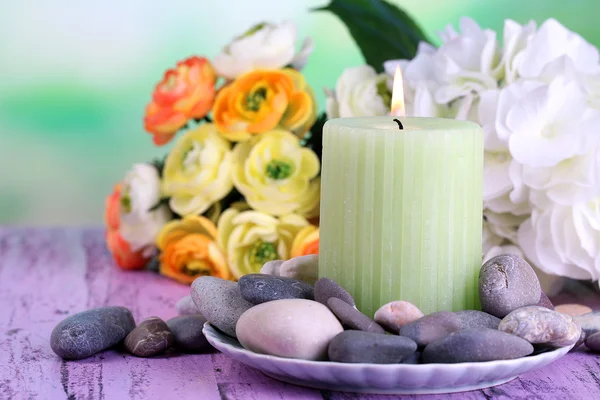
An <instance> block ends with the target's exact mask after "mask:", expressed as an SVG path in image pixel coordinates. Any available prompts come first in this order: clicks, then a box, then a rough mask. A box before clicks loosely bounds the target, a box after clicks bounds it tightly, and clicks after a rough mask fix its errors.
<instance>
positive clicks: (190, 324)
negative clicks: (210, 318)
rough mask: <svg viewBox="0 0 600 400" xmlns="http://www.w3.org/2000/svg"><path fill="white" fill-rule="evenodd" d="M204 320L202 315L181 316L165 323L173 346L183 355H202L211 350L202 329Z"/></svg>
mask: <svg viewBox="0 0 600 400" xmlns="http://www.w3.org/2000/svg"><path fill="white" fill-rule="evenodd" d="M205 322H206V318H204V317H203V316H202V315H199V314H198V315H181V316H179V317H175V318H171V319H170V320H168V321H167V326H168V327H169V329H170V330H171V332H173V336H174V339H175V346H177V348H178V349H179V350H181V351H182V352H184V353H204V352H207V351H209V350H212V349H213V347H212V346H211V345H210V343H208V340H206V337H204V333H202V328H203V327H204V323H205Z"/></svg>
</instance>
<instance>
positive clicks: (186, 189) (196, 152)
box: [162, 124, 233, 216]
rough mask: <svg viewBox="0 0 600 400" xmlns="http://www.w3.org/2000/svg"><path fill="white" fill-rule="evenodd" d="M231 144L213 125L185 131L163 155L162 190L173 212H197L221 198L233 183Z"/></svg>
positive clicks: (182, 213) (185, 213) (183, 214)
mask: <svg viewBox="0 0 600 400" xmlns="http://www.w3.org/2000/svg"><path fill="white" fill-rule="evenodd" d="M232 165H233V162H232V153H231V143H230V142H229V141H228V140H226V139H224V138H223V137H222V136H221V135H220V134H219V133H218V131H217V128H216V126H215V125H213V124H204V125H202V126H200V127H198V128H197V129H194V130H192V131H190V132H187V133H186V134H185V135H183V136H181V137H180V138H179V140H177V142H176V143H175V146H174V147H173V149H172V150H171V152H170V153H169V155H168V156H167V160H166V162H165V168H164V171H163V187H162V189H163V193H164V194H165V195H167V196H170V197H171V200H170V202H169V205H170V207H171V209H172V210H173V211H175V212H176V213H177V214H179V215H182V216H185V215H199V214H202V213H204V212H205V211H206V210H208V208H209V207H210V206H211V205H212V204H213V203H214V202H215V201H218V200H221V199H222V198H223V197H225V196H226V195H227V194H228V193H229V192H230V191H231V189H233V184H232V180H231V170H232Z"/></svg>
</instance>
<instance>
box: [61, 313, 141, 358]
mask: <svg viewBox="0 0 600 400" xmlns="http://www.w3.org/2000/svg"><path fill="white" fill-rule="evenodd" d="M134 328H135V321H134V319H133V315H131V312H130V311H129V310H128V309H126V308H125V307H102V308H96V309H94V310H88V311H83V312H80V313H77V314H74V315H71V316H70V317H68V318H66V319H64V320H63V321H62V322H60V323H59V324H58V325H56V327H55V328H54V330H53V331H52V334H51V335H50V347H51V348H52V351H54V352H55V353H56V354H57V355H58V356H60V357H62V358H64V359H65V360H80V359H82V358H86V357H89V356H91V355H93V354H96V353H98V352H100V351H102V350H106V349H108V348H110V347H112V346H114V345H116V344H117V343H119V342H120V341H122V340H123V339H125V337H126V336H127V335H128V334H129V332H131V331H132V330H133V329H134Z"/></svg>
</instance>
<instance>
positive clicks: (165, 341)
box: [125, 317, 174, 357]
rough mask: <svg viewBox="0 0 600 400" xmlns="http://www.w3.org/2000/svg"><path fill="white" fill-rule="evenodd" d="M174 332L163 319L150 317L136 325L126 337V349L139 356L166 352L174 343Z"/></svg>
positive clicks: (150, 355)
mask: <svg viewBox="0 0 600 400" xmlns="http://www.w3.org/2000/svg"><path fill="white" fill-rule="evenodd" d="M173 339H174V338H173V334H172V333H171V331H170V330H169V327H168V326H167V324H166V323H165V321H163V320H162V319H160V318H158V317H150V318H148V319H145V320H144V321H142V322H141V323H140V324H139V325H138V326H136V327H135V328H134V329H133V330H132V331H131V332H129V335H127V337H126V338H125V349H126V350H127V351H128V352H130V353H131V354H133V355H134V356H138V357H152V356H156V355H158V354H161V353H164V352H165V351H166V350H167V349H168V348H169V347H171V346H172V345H173Z"/></svg>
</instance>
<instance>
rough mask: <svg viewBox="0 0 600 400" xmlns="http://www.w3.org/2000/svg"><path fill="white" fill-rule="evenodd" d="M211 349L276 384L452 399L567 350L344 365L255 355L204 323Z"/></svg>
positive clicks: (505, 379)
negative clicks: (458, 359) (478, 359)
mask: <svg viewBox="0 0 600 400" xmlns="http://www.w3.org/2000/svg"><path fill="white" fill-rule="evenodd" d="M203 332H204V335H205V336H206V339H208V341H209V342H210V344H212V345H213V346H214V347H215V348H216V349H218V350H220V351H221V352H223V353H224V354H227V355H228V356H230V357H231V358H233V359H234V360H237V361H239V362H241V363H244V364H246V365H249V366H250V367H253V368H256V369H258V370H259V371H261V372H262V373H264V374H266V375H268V376H270V377H272V378H275V379H277V380H280V381H283V382H287V383H292V384H294V385H299V386H307V387H311V388H316V389H326V390H338V391H343V392H358V393H379V394H426V393H454V392H463V391H467V390H475V389H482V388H487V387H490V386H496V385H500V384H503V383H506V382H508V381H510V380H512V379H515V378H516V377H518V376H519V375H521V374H523V373H525V372H528V371H531V370H533V369H536V368H540V367H543V366H545V365H548V364H550V363H551V362H553V361H554V360H557V359H559V358H560V357H562V356H564V355H565V354H567V353H568V351H569V350H570V349H571V348H572V347H573V346H569V347H563V348H560V349H557V350H553V351H548V352H546V353H541V354H538V355H535V356H529V357H524V358H519V359H516V360H501V361H487V362H479V363H461V364H419V365H413V364H346V363H337V362H329V361H306V360H297V359H292V358H282V357H276V356H268V355H264V354H258V353H254V352H251V351H248V350H246V349H244V348H243V347H242V346H241V345H240V344H239V342H238V341H237V340H235V339H233V338H230V337H229V336H227V335H225V334H224V333H222V332H220V331H219V330H217V329H215V328H214V327H213V326H211V325H210V324H209V323H208V322H207V323H206V324H205V325H204V329H203Z"/></svg>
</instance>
